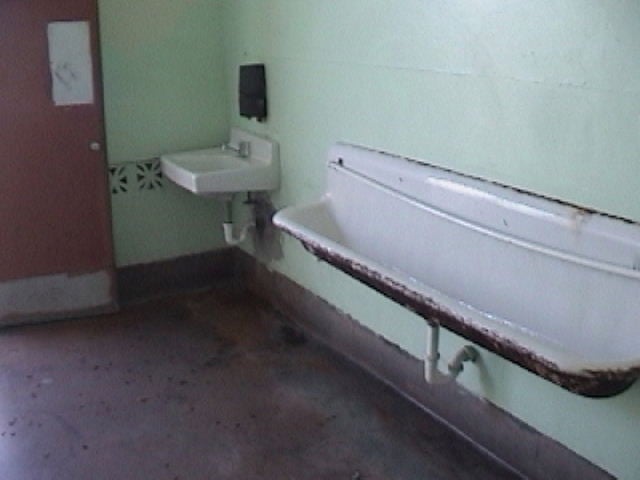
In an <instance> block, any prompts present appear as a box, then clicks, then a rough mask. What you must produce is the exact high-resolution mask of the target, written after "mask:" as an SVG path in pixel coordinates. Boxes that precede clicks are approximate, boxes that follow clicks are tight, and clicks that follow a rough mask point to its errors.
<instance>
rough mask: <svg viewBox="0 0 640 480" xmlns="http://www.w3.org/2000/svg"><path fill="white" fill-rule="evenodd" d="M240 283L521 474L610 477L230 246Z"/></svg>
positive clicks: (589, 479)
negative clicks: (440, 380)
mask: <svg viewBox="0 0 640 480" xmlns="http://www.w3.org/2000/svg"><path fill="white" fill-rule="evenodd" d="M234 253H235V258H236V264H237V268H238V271H239V274H240V277H241V281H242V282H243V284H244V285H245V287H246V288H247V289H248V290H249V291H250V292H251V293H253V294H254V295H256V296H259V297H262V298H264V299H265V300H267V301H268V302H269V303H271V304H272V305H273V306H274V307H275V308H277V309H278V310H280V311H281V312H282V313H283V314H284V315H285V316H286V317H288V318H289V319H290V320H291V321H293V322H295V323H296V324H298V325H299V326H300V327H301V328H303V329H304V330H305V331H307V332H308V333H310V334H311V335H313V336H314V337H316V338H317V339H319V340H320V341H321V342H322V343H324V344H326V345H327V346H329V347H330V348H331V349H332V350H334V351H336V352H338V353H339V354H341V355H344V356H346V357H348V358H349V359H350V360H351V361H353V362H355V363H356V364H358V365H360V366H361V367H362V368H364V369H365V370H367V371H368V372H369V373H371V374H372V375H374V376H376V377H377V378H379V379H380V380H382V381H383V382H385V383H386V384H388V385H390V386H391V387H392V388H394V389H395V390H396V391H398V392H399V393H400V394H401V395H403V396H405V397H406V398H408V399H409V400H411V401H412V402H414V403H416V404H418V405H419V406H421V407H422V408H424V409H425V410H426V411H428V412H429V413H430V414H432V415H435V416H436V417H438V418H440V419H441V420H442V421H444V422H445V423H447V424H448V425H449V426H450V427H452V428H454V429H455V430H457V431H458V432H460V433H461V434H462V435H464V436H465V437H467V438H468V439H469V440H470V441H472V442H473V443H474V444H476V445H477V446H479V447H480V448H482V449H484V450H485V451H487V452H488V453H489V454H491V455H493V456H495V457H496V458H498V459H499V460H501V461H503V462H504V463H506V464H508V465H509V466H511V467H512V468H513V469H514V470H516V471H518V472H519V473H520V474H522V475H523V476H524V477H525V478H530V479H540V480H548V479H552V478H558V479H562V480H602V479H612V478H614V477H613V476H612V475H610V474H608V473H607V472H605V471H604V470H602V469H600V468H599V467H597V466H596V465H594V464H592V463H590V462H589V461H588V460H586V459H585V458H583V457H581V456H579V455H578V454H576V453H575V452H573V451H571V450H570V449H568V448H567V447H565V446H563V445H561V444H560V443H558V442H556V441H555V440H553V439H551V438H549V437H547V436H545V435H543V434H542V433H540V432H538V431H536V430H534V429H533V428H531V427H530V426H528V425H526V424H525V423H523V422H522V421H520V420H518V419H517V418H515V417H514V416H512V415H511V414H509V413H508V412H505V411H504V410H502V409H500V408H498V407H496V406H494V405H493V404H491V403H489V402H488V401H486V400H483V399H481V398H479V397H477V396H475V395H472V394H470V393H469V392H468V391H467V390H465V389H463V388H462V387H460V386H459V385H457V384H450V385H447V386H438V387H436V388H430V387H429V386H428V385H426V384H425V382H424V373H423V364H422V362H421V361H419V360H417V359H416V358H414V357H412V356H411V355H409V354H408V353H406V352H404V351H403V350H401V349H400V348H398V347H397V346H395V345H393V344H391V343H389V342H388V341H386V340H385V339H383V338H382V337H381V336H379V335H377V334H375V333H374V332H372V331H371V330H369V329H367V328H365V327H363V326H362V325H360V324H359V323H357V322H356V321H355V320H354V319H353V318H351V317H350V316H348V315H346V314H345V313H343V312H340V311H339V310H337V309H336V308H335V307H333V306H332V305H330V304H329V303H328V302H326V301H325V300H323V299H321V298H319V297H318V296H316V295H314V294H313V293H311V292H309V291H308V290H306V289H305V288H303V287H302V286H300V285H298V284H296V283H295V282H293V281H292V280H290V279H288V278H287V277H285V276H284V275H282V274H280V273H277V272H273V271H270V270H268V269H267V268H266V267H265V266H263V265H262V264H260V263H258V262H257V261H256V260H255V259H254V257H252V256H250V255H248V254H246V253H244V252H242V251H240V250H236V251H235V252H234Z"/></svg>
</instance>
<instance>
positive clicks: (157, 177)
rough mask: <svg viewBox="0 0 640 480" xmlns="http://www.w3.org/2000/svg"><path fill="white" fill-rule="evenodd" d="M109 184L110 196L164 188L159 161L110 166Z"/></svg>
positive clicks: (152, 160)
mask: <svg viewBox="0 0 640 480" xmlns="http://www.w3.org/2000/svg"><path fill="white" fill-rule="evenodd" d="M109 184H110V189H111V194H112V195H119V194H123V193H132V192H147V191H150V190H159V189H161V188H163V187H164V178H163V175H162V169H161V168H160V160H158V159H151V160H142V161H140V162H129V163H120V164H118V165H111V166H110V167H109Z"/></svg>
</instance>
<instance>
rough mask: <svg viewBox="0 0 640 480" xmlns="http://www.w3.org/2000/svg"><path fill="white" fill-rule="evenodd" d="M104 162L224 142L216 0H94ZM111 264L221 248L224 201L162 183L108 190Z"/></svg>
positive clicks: (224, 112)
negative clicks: (129, 190) (96, 3)
mask: <svg viewBox="0 0 640 480" xmlns="http://www.w3.org/2000/svg"><path fill="white" fill-rule="evenodd" d="M99 7H100V28H101V32H100V33H101V49H102V68H103V78H104V97H105V117H106V131H107V153H108V159H109V163H110V164H118V163H122V162H137V161H140V160H145V159H150V158H154V157H157V156H158V155H160V154H162V153H166V152H170V151H179V150H186V149H192V148H202V147H206V146H210V145H213V144H216V143H220V142H222V141H223V140H225V138H226V136H227V132H228V108H227V105H228V100H227V91H226V87H225V77H224V72H223V60H224V57H223V36H222V25H223V20H222V18H221V5H220V1H218V0H190V1H188V2H187V1H175V0H135V1H130V0H99ZM112 209H113V230H114V241H115V251H116V263H117V265H118V266H123V265H128V264H134V263H144V262H150V261H154V260H160V259H164V258H171V257H177V256H180V255H185V254H189V253H195V252H201V251H205V250H209V249H212V248H216V247H219V246H222V245H223V240H222V235H221V228H220V222H221V218H222V211H223V210H222V207H221V205H219V204H218V203H217V202H215V201H214V200H208V199H201V198H197V197H195V196H194V195H190V194H188V193H186V192H182V191H180V190H179V189H178V188H176V187H174V186H173V185H171V184H168V185H167V186H166V187H165V188H163V189H161V190H157V191H152V192H132V193H128V194H124V195H114V196H113V197H112Z"/></svg>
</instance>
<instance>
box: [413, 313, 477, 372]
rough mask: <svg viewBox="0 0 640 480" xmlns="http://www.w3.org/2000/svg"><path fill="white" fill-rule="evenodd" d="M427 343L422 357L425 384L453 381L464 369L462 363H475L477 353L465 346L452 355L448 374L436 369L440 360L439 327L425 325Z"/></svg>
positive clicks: (470, 347) (429, 324)
mask: <svg viewBox="0 0 640 480" xmlns="http://www.w3.org/2000/svg"><path fill="white" fill-rule="evenodd" d="M426 340H427V342H426V352H425V357H424V378H425V380H426V381H427V383H446V382H450V381H453V380H455V379H456V378H457V377H458V375H460V373H461V372H462V370H463V368H464V362H475V361H476V360H477V359H478V351H477V350H476V349H475V348H474V347H472V346H471V345H465V346H464V347H462V348H461V349H460V350H458V352H457V353H456V354H455V355H454V357H453V358H452V359H451V361H450V362H449V365H448V366H447V367H448V368H447V369H448V372H447V373H442V372H441V371H440V370H439V369H438V361H439V360H440V352H439V344H440V326H439V325H437V324H431V323H427V339H426Z"/></svg>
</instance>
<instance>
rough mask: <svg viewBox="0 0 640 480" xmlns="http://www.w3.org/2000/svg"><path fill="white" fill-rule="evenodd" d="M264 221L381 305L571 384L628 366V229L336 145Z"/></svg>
mask: <svg viewBox="0 0 640 480" xmlns="http://www.w3.org/2000/svg"><path fill="white" fill-rule="evenodd" d="M274 223H275V224H276V225H277V226H279V227H280V228H281V229H283V230H284V231H286V232H288V233H289V234H291V235H293V236H294V237H296V238H297V239H299V240H300V241H301V242H302V243H303V245H304V246H305V247H306V248H307V250H309V251H310V252H312V253H313V254H314V255H316V256H317V257H319V258H320V259H323V260H325V261H327V262H328V263H330V264H331V265H333V266H335V267H337V268H339V269H340V270H342V271H344V272H346V273H347V274H349V275H351V276H352V277H355V278H356V279H358V280H360V281H361V282H363V283H365V284H367V285H369V286H370V287H373V288H374V289H376V290H377V291H379V292H381V293H383V294H384V295H386V296H387V297H389V298H391V299H393V300H394V301H396V302H398V303H400V304H402V305H404V306H405V307H407V308H409V309H410V310H412V311H414V312H416V313H417V314H419V315H421V316H422V317H423V318H424V319H425V320H426V321H427V322H429V323H430V324H439V325H441V326H443V327H445V328H447V329H449V330H451V331H453V332H455V333H457V334H459V335H461V336H463V337H465V338H467V339H469V340H471V341H472V342H474V343H476V344H478V345H480V346H482V347H484V348H486V349H488V350H490V351H492V352H495V353H497V354H498V355H500V356H502V357H504V358H506V359H508V360H510V361H512V362H514V363H516V364H518V365H520V366H522V367H524V368H526V369H528V370H529V371H531V372H533V373H535V374H537V375H539V376H541V377H544V378H546V379H548V380H550V381H552V382H554V383H556V384H558V385H560V386H562V387H564V388H566V389H568V390H570V391H572V392H575V393H578V394H581V395H585V396H591V397H607V396H612V395H616V394H618V393H620V392H622V391H623V390H625V389H626V388H628V387H629V386H630V385H631V384H632V383H633V382H634V381H635V380H636V378H637V377H638V375H639V374H640V318H639V317H640V271H639V270H640V225H638V224H636V223H633V222H630V221H628V220H625V219H620V218H616V217H612V216H609V215H606V214H602V213H598V212H594V211H591V210H586V209H583V208H579V207H576V206H573V205H569V204H566V203H562V202H558V201H555V200H551V199H548V198H543V197H540V196H536V195H533V194H530V193H526V192H522V191H518V190H515V189H513V188H510V187H506V186H502V185H498V184H495V183H491V182H487V181H485V180H481V179H477V178H471V177H468V176H465V175H460V174H458V173H455V172H452V171H448V170H443V169H441V168H437V167H434V166H431V165H428V164H426V163H423V162H421V161H415V160H411V159H406V158H401V157H397V156H394V155H389V154H386V153H382V152H377V151H372V150H368V149H365V148H362V147H357V146H353V145H347V144H337V145H335V146H334V147H333V148H332V149H331V151H330V155H329V162H328V179H327V191H326V193H325V195H324V196H323V197H322V198H321V199H320V200H318V201H316V202H312V203H309V204H306V205H301V206H293V207H288V208H285V209H283V210H281V211H280V212H278V213H277V214H276V216H275V217H274Z"/></svg>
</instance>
